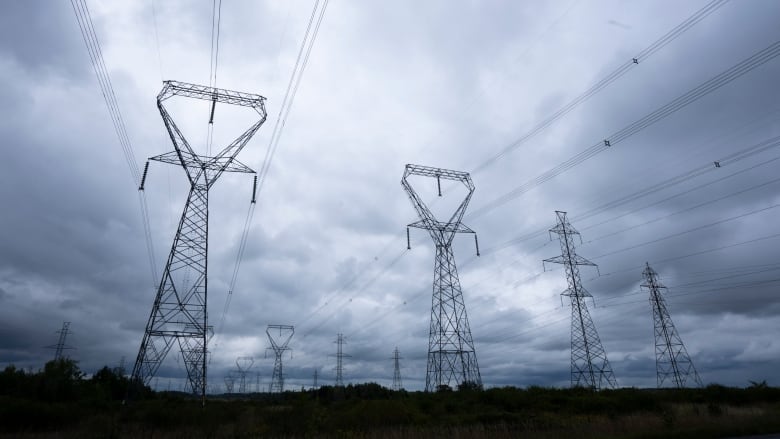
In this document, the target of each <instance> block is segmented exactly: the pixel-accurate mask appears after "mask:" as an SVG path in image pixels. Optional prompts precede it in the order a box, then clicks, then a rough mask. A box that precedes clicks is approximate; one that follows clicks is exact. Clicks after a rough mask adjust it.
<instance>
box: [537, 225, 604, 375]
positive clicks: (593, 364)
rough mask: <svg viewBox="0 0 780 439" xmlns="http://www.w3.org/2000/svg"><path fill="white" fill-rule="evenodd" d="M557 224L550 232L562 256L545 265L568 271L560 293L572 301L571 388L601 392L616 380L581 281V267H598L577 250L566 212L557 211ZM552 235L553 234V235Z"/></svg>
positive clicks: (587, 294)
mask: <svg viewBox="0 0 780 439" xmlns="http://www.w3.org/2000/svg"><path fill="white" fill-rule="evenodd" d="M555 215H556V216H557V217H558V224H557V225H556V226H555V227H553V228H552V229H550V233H551V234H552V233H556V234H557V235H558V236H559V238H560V242H561V255H560V256H556V257H554V258H549V259H545V260H544V261H543V262H542V265H544V262H552V263H555V264H563V266H564V268H565V270H566V282H567V283H568V286H569V287H568V288H567V289H566V291H564V292H563V293H561V295H562V296H568V297H569V299H570V300H571V385H572V387H578V386H581V387H590V388H593V389H597V390H598V389H601V388H604V387H610V388H613V389H614V388H615V387H617V381H616V380H615V375H614V374H613V373H612V366H610V364H609V360H607V353H606V351H604V347H603V346H602V345H601V340H600V339H599V334H598V332H596V326H595V325H594V324H593V320H592V319H591V318H590V312H588V306H587V305H586V303H585V298H586V297H593V296H592V295H591V294H590V293H589V292H588V291H587V290H586V289H585V288H584V287H583V286H582V280H581V279H580V269H579V266H580V265H589V266H592V267H595V266H596V264H594V263H593V262H590V261H589V260H587V259H585V258H583V257H582V256H579V255H578V254H577V253H576V251H575V249H574V240H573V239H572V238H573V236H574V235H578V236H579V234H580V232H578V231H577V230H575V229H574V227H572V225H571V223H569V220H568V219H567V218H566V212H561V211H555ZM551 236H552V235H551Z"/></svg>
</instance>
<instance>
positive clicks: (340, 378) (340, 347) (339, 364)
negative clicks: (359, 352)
mask: <svg viewBox="0 0 780 439" xmlns="http://www.w3.org/2000/svg"><path fill="white" fill-rule="evenodd" d="M334 343H336V387H344V361H343V360H344V358H345V357H351V355H347V354H345V353H344V343H346V341H344V334H341V333H339V334H338V337H337V338H336V341H334Z"/></svg>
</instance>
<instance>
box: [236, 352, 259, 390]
mask: <svg viewBox="0 0 780 439" xmlns="http://www.w3.org/2000/svg"><path fill="white" fill-rule="evenodd" d="M253 364H255V359H254V358H252V357H238V358H236V369H238V393H246V392H247V387H246V375H247V373H249V369H251V368H252V365H253Z"/></svg>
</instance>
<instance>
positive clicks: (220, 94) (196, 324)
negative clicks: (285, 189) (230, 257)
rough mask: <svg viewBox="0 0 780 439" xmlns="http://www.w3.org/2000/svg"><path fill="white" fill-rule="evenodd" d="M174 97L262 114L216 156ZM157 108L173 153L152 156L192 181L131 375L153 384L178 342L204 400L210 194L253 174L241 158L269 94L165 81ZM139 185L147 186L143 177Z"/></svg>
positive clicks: (194, 385) (193, 384) (192, 385)
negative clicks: (188, 131) (195, 137)
mask: <svg viewBox="0 0 780 439" xmlns="http://www.w3.org/2000/svg"><path fill="white" fill-rule="evenodd" d="M174 96H180V97H186V98H194V99H201V100H206V101H210V102H211V103H212V116H213V112H214V107H215V106H216V104H229V105H238V106H242V107H248V108H251V109H253V110H254V111H256V112H257V114H258V115H259V118H258V120H257V122H255V123H254V124H252V125H251V126H250V127H249V128H248V129H247V130H246V131H244V132H243V133H242V134H241V135H240V136H238V138H236V139H235V140H234V141H233V142H231V143H230V144H229V145H228V146H226V147H225V148H224V149H223V150H222V151H220V152H219V153H218V154H217V155H215V156H207V155H199V154H197V153H196V152H195V151H194V150H193V148H192V147H191V146H190V144H189V143H188V142H187V139H185V138H184V135H183V134H182V133H181V131H180V130H179V128H178V127H177V126H176V124H175V123H174V121H173V119H172V118H171V115H170V114H169V113H168V110H166V108H165V106H164V102H165V101H166V100H167V99H170V98H172V97H174ZM157 108H158V109H159V110H160V115H161V116H162V119H163V122H164V123H165V128H166V129H167V131H168V134H169V136H170V138H171V141H172V142H173V146H174V151H171V152H168V153H165V154H161V155H158V156H155V157H151V158H150V160H155V161H159V162H163V163H169V164H174V165H179V166H181V167H182V168H183V169H184V172H185V173H186V174H187V178H188V180H189V182H190V192H189V196H188V197H187V201H186V203H185V205H184V212H183V213H182V216H181V219H180V221H179V226H178V230H177V231H176V236H175V237H174V239H173V245H172V246H171V252H170V254H169V255H168V260H167V262H166V264H165V270H164V271H163V275H162V279H161V280H160V284H159V287H158V289H157V294H156V296H155V299H154V304H153V306H152V311H151V314H150V315H149V320H148V322H147V324H146V331H145V332H144V336H143V339H142V341H141V347H140V349H139V350H138V357H137V358H136V361H135V366H134V367H133V376H132V377H133V380H134V382H136V383H142V384H144V385H146V384H148V383H149V381H150V380H151V378H152V377H153V376H154V375H155V374H156V372H157V369H158V368H159V367H160V364H161V363H162V362H163V360H164V359H165V356H166V355H167V354H168V351H169V350H170V349H171V346H172V345H173V343H174V341H177V342H178V344H179V348H180V349H181V353H182V357H183V359H184V364H185V366H186V369H187V378H188V381H189V384H190V389H191V391H192V392H193V393H194V394H200V395H201V398H202V400H203V401H205V397H206V365H207V358H206V356H207V346H208V340H209V338H210V335H211V334H212V329H211V327H210V326H209V325H208V313H207V299H208V276H207V273H208V270H207V267H208V228H209V223H208V217H209V208H208V207H209V197H208V194H209V189H210V188H211V187H212V186H213V185H214V183H215V182H216V181H217V179H218V178H219V177H220V176H221V175H222V173H223V172H243V173H254V171H253V170H252V169H250V168H249V167H247V166H246V165H244V164H242V163H241V162H239V161H238V160H237V159H236V156H237V155H238V153H239V152H240V151H241V150H242V149H243V148H244V146H246V144H247V143H248V142H249V140H250V139H251V138H252V136H253V135H254V134H255V132H257V130H258V129H259V128H260V126H261V125H262V124H263V123H264V122H265V120H266V110H265V98H264V97H262V96H260V95H256V94H249V93H242V92H237V91H231V90H225V89H221V88H213V87H206V86H202V85H195V84H187V83H184V82H177V81H165V82H163V88H162V90H161V91H160V93H159V94H158V95H157ZM212 120H213V117H212ZM210 122H211V121H210ZM144 177H145V174H144ZM140 189H143V181H142V183H141V188H140Z"/></svg>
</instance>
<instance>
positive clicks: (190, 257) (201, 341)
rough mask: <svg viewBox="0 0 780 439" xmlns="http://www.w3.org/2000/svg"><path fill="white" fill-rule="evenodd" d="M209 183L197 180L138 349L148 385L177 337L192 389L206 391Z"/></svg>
mask: <svg viewBox="0 0 780 439" xmlns="http://www.w3.org/2000/svg"><path fill="white" fill-rule="evenodd" d="M207 254H208V187H207V186H206V185H205V184H193V185H192V187H191V188H190V193H189V196H188V197H187V203H186V205H185V206H184V212H183V213H182V216H181V219H180V221H179V227H178V230H177V232H176V237H175V238H174V240H173V245H172V247H171V252H170V254H169V255H168V261H167V263H166V265H165V270H164V271H163V276H162V279H161V281H160V286H159V288H158V289H157V295H156V297H155V299H154V305H153V307H152V312H151V314H150V316H149V320H148V322H147V324H146V331H145V333H144V337H143V340H142V342H141V347H140V349H139V351H138V357H137V358H136V362H135V366H134V367H133V380H135V381H136V382H138V383H140V384H144V385H146V384H148V383H149V381H150V380H151V378H152V377H153V376H154V375H155V374H156V372H157V369H158V368H159V367H160V364H161V363H162V361H163V360H164V359H165V357H166V355H167V354H168V351H169V350H170V349H171V346H172V345H173V342H174V340H178V342H179V347H180V349H181V352H182V356H183V358H184V364H185V366H186V368H187V377H188V379H189V383H190V389H191V391H192V392H193V393H194V394H200V395H201V397H203V398H205V395H206V362H207V359H206V352H207V343H208V339H207V338H208V328H207V323H206V318H207V312H206V311H207V310H206V304H207V274H206V273H207Z"/></svg>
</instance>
